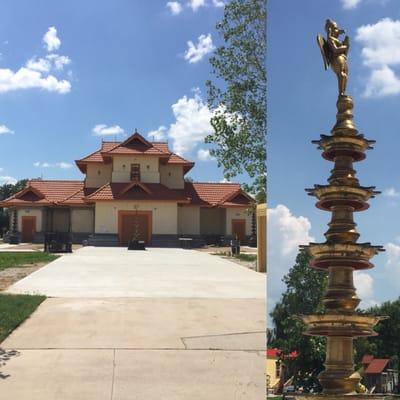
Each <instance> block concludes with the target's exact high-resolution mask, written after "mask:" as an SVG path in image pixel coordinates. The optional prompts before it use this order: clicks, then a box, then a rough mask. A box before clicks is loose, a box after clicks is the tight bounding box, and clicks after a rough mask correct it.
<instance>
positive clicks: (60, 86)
mask: <svg viewBox="0 0 400 400" xmlns="http://www.w3.org/2000/svg"><path fill="white" fill-rule="evenodd" d="M32 88H40V89H44V90H47V91H49V92H57V93H61V94H63V93H68V92H69V91H70V90H71V83H70V82H68V81H67V80H58V79H57V78H56V77H55V76H53V75H48V76H46V77H44V76H42V73H41V72H39V71H34V70H32V69H29V68H25V67H22V68H20V69H19V70H18V71H16V72H14V71H12V70H10V69H8V68H0V93H5V92H10V91H13V90H19V89H32Z"/></svg>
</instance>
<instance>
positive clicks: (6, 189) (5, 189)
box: [0, 179, 28, 233]
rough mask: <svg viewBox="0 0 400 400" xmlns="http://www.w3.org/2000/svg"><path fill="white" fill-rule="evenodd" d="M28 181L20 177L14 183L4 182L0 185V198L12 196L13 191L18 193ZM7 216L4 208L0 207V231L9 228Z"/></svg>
mask: <svg viewBox="0 0 400 400" xmlns="http://www.w3.org/2000/svg"><path fill="white" fill-rule="evenodd" d="M27 182H28V180H27V179H21V180H20V181H18V182H17V183H15V184H11V183H5V184H4V185H1V186H0V200H4V199H7V198H9V197H10V196H13V195H14V194H15V193H18V192H19V191H20V190H22V189H23V188H24V187H25V186H26V183H27ZM8 225H9V218H8V213H7V211H6V210H4V208H2V207H0V233H2V232H3V230H4V228H6V229H9V226H8Z"/></svg>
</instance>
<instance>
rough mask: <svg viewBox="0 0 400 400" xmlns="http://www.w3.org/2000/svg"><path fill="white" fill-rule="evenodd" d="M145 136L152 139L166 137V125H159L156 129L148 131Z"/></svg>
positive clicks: (158, 139)
mask: <svg viewBox="0 0 400 400" xmlns="http://www.w3.org/2000/svg"><path fill="white" fill-rule="evenodd" d="M147 136H148V137H149V138H150V139H151V140H154V141H160V140H165V139H166V138H167V127H166V126H164V125H161V126H160V127H158V129H156V130H154V131H150V132H149V133H148V134H147Z"/></svg>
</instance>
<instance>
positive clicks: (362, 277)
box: [354, 271, 376, 308]
mask: <svg viewBox="0 0 400 400" xmlns="http://www.w3.org/2000/svg"><path fill="white" fill-rule="evenodd" d="M354 286H355V287H356V289H357V295H358V297H359V298H360V299H361V300H362V301H361V303H360V308H366V307H370V306H371V305H374V304H376V301H375V300H374V299H373V296H374V280H373V279H372V276H371V275H369V274H368V273H366V272H363V271H355V272H354Z"/></svg>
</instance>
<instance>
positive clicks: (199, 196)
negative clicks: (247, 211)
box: [183, 182, 251, 206]
mask: <svg viewBox="0 0 400 400" xmlns="http://www.w3.org/2000/svg"><path fill="white" fill-rule="evenodd" d="M183 193H184V195H185V196H187V197H189V198H190V199H191V204H197V205H204V206H207V205H208V206H218V205H219V206H224V205H226V206H228V205H229V206H248V205H249V204H250V203H251V198H250V196H248V195H247V194H246V193H245V192H244V191H243V190H242V189H241V188H240V184H239V183H205V182H204V183H203V182H202V183H200V182H195V183H191V182H186V183H185V189H184V190H183ZM243 197H247V202H246V201H243ZM237 198H238V199H239V200H238V202H236V199H237Z"/></svg>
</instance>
